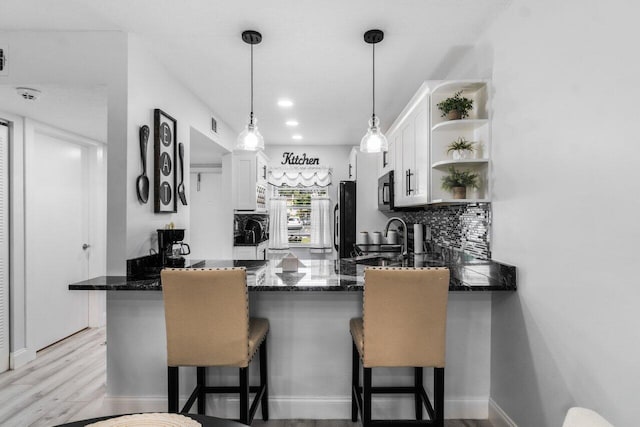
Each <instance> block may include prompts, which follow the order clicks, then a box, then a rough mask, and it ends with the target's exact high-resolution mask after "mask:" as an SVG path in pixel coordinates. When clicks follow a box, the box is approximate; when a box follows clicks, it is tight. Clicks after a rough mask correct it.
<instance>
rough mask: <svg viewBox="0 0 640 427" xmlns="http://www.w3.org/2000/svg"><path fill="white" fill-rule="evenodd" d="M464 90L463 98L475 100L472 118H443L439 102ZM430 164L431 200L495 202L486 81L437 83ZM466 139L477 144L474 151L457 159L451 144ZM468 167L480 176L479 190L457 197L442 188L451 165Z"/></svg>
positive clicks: (432, 109) (459, 168)
mask: <svg viewBox="0 0 640 427" xmlns="http://www.w3.org/2000/svg"><path fill="white" fill-rule="evenodd" d="M460 90H462V95H461V96H463V97H466V98H469V99H472V100H473V108H472V110H471V111H470V112H469V117H467V118H464V119H458V120H448V119H447V118H445V117H441V111H440V110H439V109H438V106H437V104H438V103H440V102H442V101H443V100H444V99H446V98H448V97H451V96H453V95H454V94H455V93H456V92H458V91H460ZM430 107H431V117H430V121H431V128H430V135H429V136H430V138H429V142H430V163H431V180H430V182H431V191H430V203H432V204H437V203H483V202H489V201H491V192H490V190H491V185H490V181H489V166H490V159H489V153H490V142H491V134H490V117H489V108H488V84H487V82H486V81H482V80H474V81H470V80H456V81H446V82H440V83H439V84H436V85H434V88H433V91H432V92H431V99H430ZM461 137H462V138H464V139H466V140H467V141H470V142H472V143H473V146H474V151H473V152H472V153H470V157H472V158H465V159H459V160H454V159H453V158H452V156H451V154H448V153H447V148H448V145H449V144H450V143H451V142H453V141H455V140H457V139H458V138H461ZM450 167H454V168H456V169H458V170H468V171H471V172H473V173H476V174H478V175H479V189H477V190H474V189H470V188H468V189H467V195H468V196H469V195H471V196H472V197H468V198H466V199H453V198H452V195H451V193H450V192H449V191H445V190H443V189H442V187H441V183H442V178H443V177H444V176H446V175H447V174H448V173H449V168H450Z"/></svg>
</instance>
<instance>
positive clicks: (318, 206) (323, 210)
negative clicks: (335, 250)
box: [310, 195, 333, 252]
mask: <svg viewBox="0 0 640 427" xmlns="http://www.w3.org/2000/svg"><path fill="white" fill-rule="evenodd" d="M329 208H330V201H329V198H328V197H322V196H320V197H318V196H315V195H314V196H312V197H311V247H310V249H311V251H312V252H328V251H331V244H332V241H331V238H332V237H333V236H332V235H331V213H330V209H329Z"/></svg>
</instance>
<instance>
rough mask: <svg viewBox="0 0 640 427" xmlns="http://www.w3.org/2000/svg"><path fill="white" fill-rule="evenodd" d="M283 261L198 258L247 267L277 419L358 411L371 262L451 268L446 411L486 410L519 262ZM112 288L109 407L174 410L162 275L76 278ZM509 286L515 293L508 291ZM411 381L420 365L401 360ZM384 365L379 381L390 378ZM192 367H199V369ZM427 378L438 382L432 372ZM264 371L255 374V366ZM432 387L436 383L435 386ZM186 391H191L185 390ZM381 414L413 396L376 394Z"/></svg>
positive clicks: (400, 408)
mask: <svg viewBox="0 0 640 427" xmlns="http://www.w3.org/2000/svg"><path fill="white" fill-rule="evenodd" d="M280 262H281V260H266V261H248V260H193V261H191V262H189V264H188V265H190V267H191V268H215V267H233V266H236V267H245V268H246V269H247V282H248V289H249V299H250V302H249V305H250V310H251V316H255V317H264V318H267V319H269V322H270V324H271V330H270V340H269V342H268V345H269V349H268V351H269V366H268V376H269V388H270V391H269V394H270V398H269V399H270V412H271V417H272V418H274V419H279V418H281V419H282V418H284V419H288V418H311V419H322V418H325V419H345V418H349V414H350V369H351V367H350V363H351V357H350V355H351V353H350V352H351V338H350V335H349V319H350V318H352V317H357V316H361V315H362V293H361V291H362V288H363V283H364V269H365V268H366V267H367V266H370V265H387V266H391V267H393V266H403V265H405V266H427V267H428V266H447V267H449V269H450V271H451V279H450V287H449V289H450V294H449V306H448V314H447V319H448V320H447V368H446V373H445V375H446V381H445V383H446V388H445V399H446V403H445V414H446V416H447V417H454V418H486V417H487V411H488V402H489V386H490V378H489V372H490V341H491V305H492V299H493V297H494V296H496V295H499V296H501V297H502V296H504V297H508V295H509V294H511V292H508V291H514V290H515V289H516V281H515V279H516V278H515V267H512V266H508V265H504V264H500V263H496V262H493V261H487V260H476V259H474V258H472V257H469V256H467V255H464V254H462V253H458V254H455V256H450V257H448V258H447V257H440V258H435V257H420V256H411V257H410V258H409V259H404V260H402V259H395V260H393V259H391V260H390V259H387V258H383V257H375V256H371V257H360V258H352V259H340V260H299V265H298V268H297V271H283V269H282V267H281V266H280ZM69 289H71V290H86V289H90V290H106V291H108V292H107V343H108V344H107V398H106V401H105V405H106V406H108V407H109V409H110V410H119V411H149V410H166V388H167V373H166V371H167V369H166V340H165V325H164V307H163V301H162V293H161V292H158V291H160V290H161V283H160V280H159V279H158V278H146V279H144V278H142V279H132V278H127V277H125V276H121V277H117V276H104V277H99V278H95V279H92V280H88V281H85V282H79V283H76V284H72V285H70V286H69ZM504 291H507V292H504ZM181 369H183V371H182V372H181V385H180V388H181V390H187V389H190V388H191V387H192V386H193V384H194V382H195V369H192V370H189V369H185V368H181ZM395 369H396V370H395V371H394V375H395V378H398V374H400V376H401V377H404V376H406V381H407V382H409V381H411V380H412V378H413V376H412V371H411V370H409V369H405V370H406V372H404V371H402V369H404V368H395ZM384 370H385V368H380V369H379V371H380V373H379V374H376V381H379V382H380V384H381V385H384V384H383V383H384V382H385V380H387V379H388V377H389V375H385V373H384ZM191 371H193V373H192V372H191ZM426 372H427V374H426V375H425V384H427V385H429V384H431V383H432V379H431V378H430V376H431V373H430V370H426ZM208 375H209V377H210V380H209V382H216V383H217V384H220V385H232V384H234V383H235V381H236V375H235V371H233V370H232V369H229V370H226V369H211V370H209V372H208ZM251 375H252V378H253V377H254V376H255V377H256V378H257V372H253V371H252V372H251ZM427 389H428V390H429V389H430V386H429V387H427ZM185 398H186V396H185ZM374 402H375V404H374V415H376V414H377V415H376V416H379V415H382V414H384V416H389V417H402V416H406V415H407V414H411V413H412V412H411V411H412V410H413V403H412V402H413V400H412V398H410V397H406V398H403V397H398V396H386V397H380V398H376V399H375V400H374ZM207 405H208V407H207V413H208V414H212V415H215V416H222V417H233V416H234V414H236V413H237V405H238V401H237V398H236V399H231V397H229V398H224V397H223V398H215V399H214V398H209V400H208V401H207Z"/></svg>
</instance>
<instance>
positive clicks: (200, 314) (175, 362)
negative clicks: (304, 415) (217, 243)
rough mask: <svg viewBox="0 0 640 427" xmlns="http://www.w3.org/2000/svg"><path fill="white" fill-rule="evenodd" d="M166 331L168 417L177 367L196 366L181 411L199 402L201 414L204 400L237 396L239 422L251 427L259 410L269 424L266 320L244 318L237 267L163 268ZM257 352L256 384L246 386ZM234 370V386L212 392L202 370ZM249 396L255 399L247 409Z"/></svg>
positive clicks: (242, 277)
mask: <svg viewBox="0 0 640 427" xmlns="http://www.w3.org/2000/svg"><path fill="white" fill-rule="evenodd" d="M161 280H162V294H163V298H164V312H165V323H166V331H167V366H168V377H169V378H168V403H169V408H168V410H169V412H178V408H179V405H178V399H179V390H178V367H179V366H195V367H196V378H197V385H196V388H195V389H194V390H193V392H192V393H191V395H190V397H189V399H188V400H187V402H186V403H185V405H184V407H183V408H182V410H181V411H180V412H182V413H186V412H188V411H189V410H190V409H191V406H192V405H193V403H194V402H195V400H196V399H197V400H198V414H204V412H205V395H206V394H209V393H240V417H239V419H240V422H241V423H244V424H251V422H252V421H253V417H254V415H255V412H256V410H257V408H258V405H259V404H261V406H262V419H263V420H265V421H267V420H268V419H269V406H268V387H267V333H268V332H269V321H268V320H267V319H258V318H249V300H248V293H247V272H246V270H245V269H244V267H242V268H216V269H179V268H178V269H164V270H162V272H161ZM258 348H259V349H260V385H259V386H255V387H250V386H249V369H248V366H249V363H250V362H251V360H252V359H253V356H254V355H255V353H256V351H257V350H258ZM209 366H231V367H237V368H239V374H240V379H239V386H237V387H236V386H230V387H211V386H207V384H206V381H205V375H206V367H209ZM249 392H255V393H256V395H255V397H254V399H253V402H252V403H251V406H250V407H249Z"/></svg>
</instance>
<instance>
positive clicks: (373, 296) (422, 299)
mask: <svg viewBox="0 0 640 427" xmlns="http://www.w3.org/2000/svg"><path fill="white" fill-rule="evenodd" d="M448 296H449V270H448V269H447V268H398V267H370V268H366V269H365V274H364V296H363V310H362V313H363V317H361V318H355V319H351V321H350V325H349V326H350V331H351V336H352V337H353V358H352V378H351V380H352V393H351V420H352V421H354V422H355V421H357V420H358V412H360V418H361V419H362V425H363V427H368V426H370V425H372V424H373V423H375V424H376V425H385V424H389V425H390V424H395V425H397V424H398V423H402V422H409V423H416V422H417V423H420V424H429V425H435V426H438V427H442V426H443V425H444V366H445V338H446V337H445V329H446V320H447V299H448ZM360 361H362V366H363V377H364V378H363V386H362V387H361V386H360V378H359V374H360V372H359V370H360ZM377 367H413V368H414V384H413V386H404V387H399V386H396V387H389V386H387V387H374V386H373V385H372V368H377ZM423 367H433V368H434V393H433V394H434V399H433V406H432V404H431V401H430V400H429V397H428V396H427V393H426V391H425V389H424V386H423V383H422V379H423V375H422V372H423V371H422V369H423ZM373 393H407V394H413V395H414V398H415V414H416V420H418V421H415V420H375V421H374V420H372V419H371V395H372V394H373ZM423 404H424V406H425V407H426V408H427V412H428V414H429V418H430V420H425V421H422V422H420V420H422V405H423Z"/></svg>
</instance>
